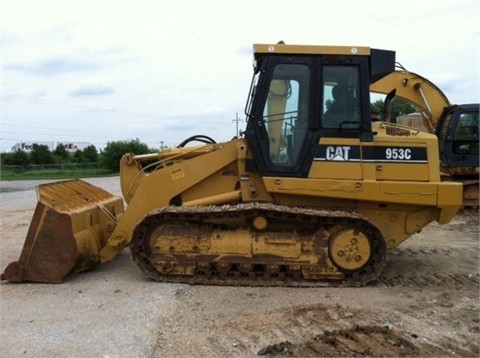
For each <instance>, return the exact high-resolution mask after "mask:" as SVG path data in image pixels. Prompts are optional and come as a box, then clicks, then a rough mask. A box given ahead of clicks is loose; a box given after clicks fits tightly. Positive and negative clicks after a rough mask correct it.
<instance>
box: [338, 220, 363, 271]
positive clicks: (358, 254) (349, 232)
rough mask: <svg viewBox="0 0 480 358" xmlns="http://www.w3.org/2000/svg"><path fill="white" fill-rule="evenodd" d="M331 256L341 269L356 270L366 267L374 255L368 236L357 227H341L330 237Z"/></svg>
mask: <svg viewBox="0 0 480 358" xmlns="http://www.w3.org/2000/svg"><path fill="white" fill-rule="evenodd" d="M329 252H330V258H331V260H332V261H333V263H334V264H335V266H337V267H338V268H339V269H340V270H341V271H356V270H359V269H361V268H362V267H364V266H365V265H366V264H367V263H368V261H369V260H370V258H371V256H372V245H371V242H370V240H369V238H368V236H367V235H366V234H365V233H364V232H363V231H361V230H358V229H356V228H349V227H347V228H341V229H339V230H338V231H336V232H334V233H333V234H332V236H331V238H330V247H329Z"/></svg>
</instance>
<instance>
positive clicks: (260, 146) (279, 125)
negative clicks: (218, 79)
mask: <svg viewBox="0 0 480 358" xmlns="http://www.w3.org/2000/svg"><path fill="white" fill-rule="evenodd" d="M312 62H313V58H312V57H306V56H272V57H268V58H266V59H265V60H264V62H263V63H262V71H260V78H259V79H258V83H257V85H256V87H255V90H254V92H255V93H254V96H255V98H254V100H253V105H252V108H251V113H250V114H249V123H248V126H247V132H246V133H247V134H246V136H247V139H248V141H249V144H250V147H251V149H252V154H253V156H254V158H255V165H256V167H257V168H256V169H257V170H258V171H259V172H260V173H261V174H262V175H264V176H292V177H305V176H307V173H308V170H309V168H310V164H311V162H312V158H313V151H312V150H308V148H309V147H310V148H311V147H312V146H313V142H312V140H313V137H314V129H312V128H311V123H312V121H313V118H312V117H311V116H312V111H311V102H312V85H311V83H312Z"/></svg>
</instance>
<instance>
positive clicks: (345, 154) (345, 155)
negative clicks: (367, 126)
mask: <svg viewBox="0 0 480 358" xmlns="http://www.w3.org/2000/svg"><path fill="white" fill-rule="evenodd" d="M350 149H351V148H350V147H347V146H341V147H340V146H339V147H333V146H328V147H327V148H326V153H325V158H326V159H327V160H332V161H341V162H347V161H348V160H349V153H350Z"/></svg>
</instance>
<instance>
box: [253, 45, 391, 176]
mask: <svg viewBox="0 0 480 358" xmlns="http://www.w3.org/2000/svg"><path fill="white" fill-rule="evenodd" d="M254 55H255V58H254V59H255V61H254V76H253V80H252V85H251V89H250V96H249V100H248V101H247V106H246V109H245V114H246V116H247V119H248V124H247V128H246V134H245V135H246V139H247V141H248V142H249V145H250V147H251V149H252V153H253V156H254V159H255V160H254V162H255V163H253V162H247V169H249V170H254V171H259V172H260V173H261V174H262V175H276V176H297V177H306V176H307V175H308V171H309V168H310V166H311V164H312V161H313V158H314V155H315V151H316V148H317V145H318V143H319V140H320V138H321V137H334V138H358V139H359V140H360V141H363V142H367V141H372V140H373V133H372V126H371V113H370V91H369V88H370V83H372V82H374V81H376V80H378V79H380V78H382V77H384V76H386V75H388V74H389V73H391V72H393V71H394V70H395V52H393V51H386V50H375V49H370V48H366V47H339V46H299V45H285V44H276V45H254Z"/></svg>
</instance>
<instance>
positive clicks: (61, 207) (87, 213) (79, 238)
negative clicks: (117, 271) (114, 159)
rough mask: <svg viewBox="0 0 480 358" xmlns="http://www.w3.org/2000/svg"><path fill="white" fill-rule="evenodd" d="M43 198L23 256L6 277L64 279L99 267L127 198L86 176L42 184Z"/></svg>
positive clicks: (39, 190) (13, 279) (39, 194)
mask: <svg viewBox="0 0 480 358" xmlns="http://www.w3.org/2000/svg"><path fill="white" fill-rule="evenodd" d="M37 197H38V203H37V206H36V208H35V212H34V214H33V218H32V221H31V223H30V227H29V229H28V233H27V238H26V239H25V243H24V246H23V250H22V253H21V254H20V259H19V260H18V261H14V262H11V263H10V264H9V265H8V266H7V267H6V268H5V270H4V273H3V274H2V275H1V280H2V281H4V280H5V281H10V282H22V281H31V282H46V283H60V282H62V281H63V280H64V279H65V277H67V276H69V275H71V274H73V273H77V272H81V271H85V270H87V269H89V268H91V267H93V266H95V265H96V264H98V263H99V251H100V250H101V249H102V247H103V246H105V245H106V243H107V240H108V238H109V236H110V234H111V232H112V231H113V229H114V228H115V226H116V222H117V220H118V219H119V218H120V216H121V215H122V214H123V211H124V206H123V199H122V198H120V197H116V196H113V195H112V194H110V193H108V192H107V191H105V190H103V189H101V188H98V187H96V186H93V185H91V184H89V183H87V182H85V181H83V180H68V181H60V182H56V183H51V184H44V185H40V186H39V187H38V188H37Z"/></svg>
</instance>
